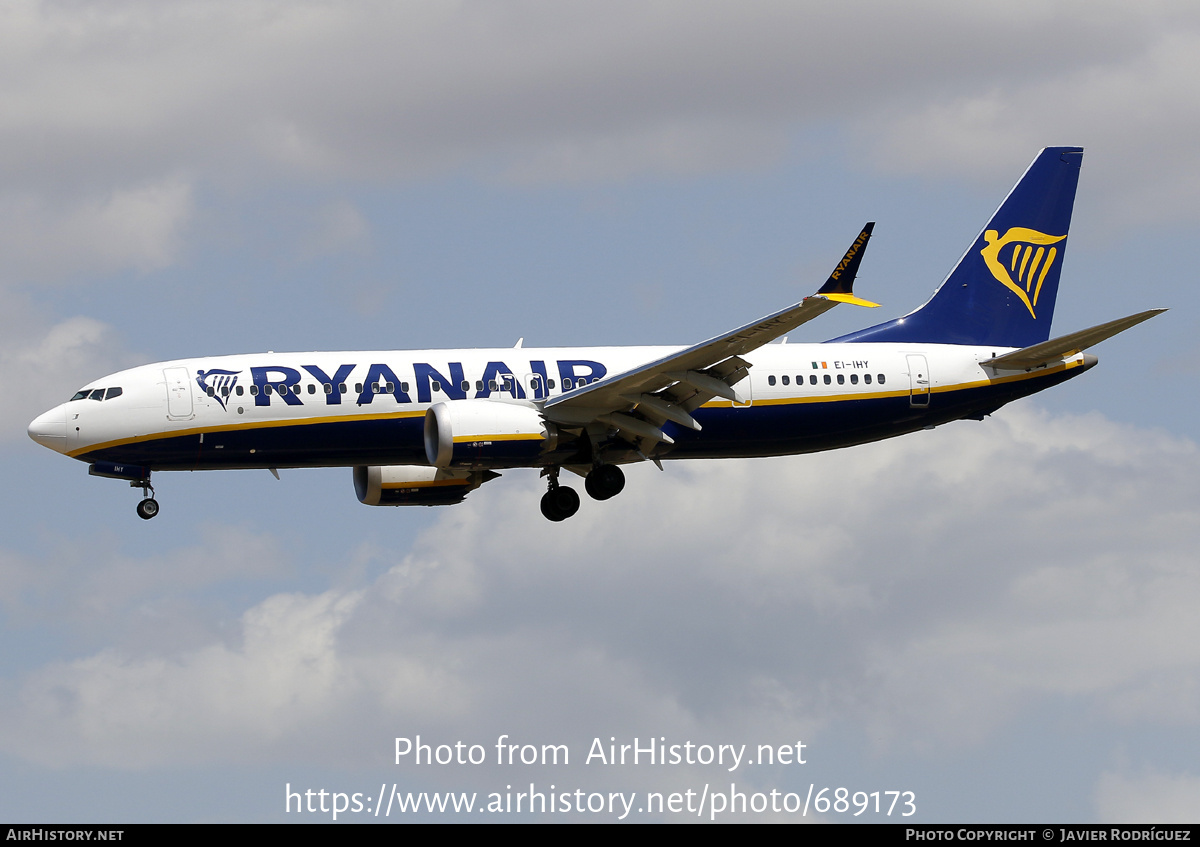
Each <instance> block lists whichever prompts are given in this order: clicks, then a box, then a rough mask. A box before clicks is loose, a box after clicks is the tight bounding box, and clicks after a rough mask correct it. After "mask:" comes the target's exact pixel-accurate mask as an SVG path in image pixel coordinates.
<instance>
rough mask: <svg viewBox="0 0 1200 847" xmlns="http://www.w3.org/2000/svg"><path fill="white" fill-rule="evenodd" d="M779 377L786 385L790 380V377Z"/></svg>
mask: <svg viewBox="0 0 1200 847" xmlns="http://www.w3.org/2000/svg"><path fill="white" fill-rule="evenodd" d="M780 379H781V380H783V384H784V385H787V384H788V382H789V381H790V377H786V376H781V377H780Z"/></svg>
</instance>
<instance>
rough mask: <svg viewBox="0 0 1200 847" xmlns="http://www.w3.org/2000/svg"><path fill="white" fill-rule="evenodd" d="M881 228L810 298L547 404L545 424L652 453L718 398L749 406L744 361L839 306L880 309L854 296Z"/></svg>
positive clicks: (866, 232) (854, 247)
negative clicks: (602, 434) (599, 429)
mask: <svg viewBox="0 0 1200 847" xmlns="http://www.w3.org/2000/svg"><path fill="white" fill-rule="evenodd" d="M874 226H875V224H874V223H873V222H872V223H868V224H867V225H866V226H864V227H863V229H862V232H860V233H859V235H858V237H857V238H856V239H855V240H854V243H853V244H851V245H850V249H849V250H848V251H847V252H846V255H845V256H844V257H843V258H842V260H841V262H839V263H838V266H837V267H836V268H835V269H834V271H833V273H832V274H831V275H830V277H829V279H828V280H827V281H826V282H825V284H824V285H822V286H821V288H820V289H819V290H818V291H817V293H816V294H814V295H812V296H811V297H805V298H804V299H803V300H801V301H800V302H799V303H797V304H795V305H794V306H789V307H788V308H786V309H782V310H781V311H778V312H775V313H774V314H771V315H767V316H766V317H764V318H762V319H761V320H757V321H754V322H753V323H749V324H746V325H745V326H741V327H738V328H737V329H735V330H733V331H732V332H727V333H723V334H721V335H718V336H716V337H715V338H710V339H709V340H707V341H704V342H701V343H700V344H696V345H695V346H693V347H689V348H687V349H685V350H682V351H680V352H678V353H674V354H672V355H670V356H665V357H663V358H662V359H658V360H656V361H653V362H648V363H646V364H644V365H641V366H639V367H636V368H633V369H632V370H628V371H625V372H623V373H619V374H614V375H612V376H610V377H607V378H606V379H602V380H600V381H599V382H594V383H591V384H590V385H586V386H583V387H581V388H577V389H575V390H573V391H568V392H567V393H565V394H563V395H561V396H559V397H555V398H554V399H552V400H549V401H547V403H546V405H545V407H544V409H543V412H544V414H545V416H546V418H547V419H549V420H551V421H555V422H556V423H562V424H574V425H589V424H601V425H604V426H605V427H609V426H611V427H616V428H617V429H618V430H621V431H622V433H623V435H625V436H626V437H628V438H629V440H630V441H632V442H633V443H634V444H638V443H639V442H642V441H643V440H646V441H648V442H649V443H645V444H643V445H642V446H644V447H647V448H653V446H654V445H655V444H657V443H659V442H664V443H667V444H670V443H672V439H671V438H670V436H668V435H667V434H666V433H664V432H663V431H662V429H661V427H662V425H663V423H665V422H666V421H668V420H670V421H674V422H676V423H678V424H681V425H683V426H687V427H690V428H692V429H700V425H699V424H698V423H697V422H696V421H695V420H694V419H693V418H692V416H691V414H690V413H691V412H692V411H693V410H695V409H697V408H699V407H700V406H702V405H703V404H705V403H707V402H708V401H709V400H711V399H712V398H714V397H721V398H724V399H726V400H730V401H732V402H734V403H741V402H744V398H743V397H742V396H741V395H740V394H739V393H738V391H737V387H736V386H737V383H738V382H740V381H741V380H742V379H743V378H744V377H745V376H746V374H747V373H749V368H750V363H749V362H747V361H746V360H744V359H742V358H741V356H742V355H743V354H745V353H749V352H751V351H752V350H756V349H758V348H759V347H761V346H763V345H764V344H767V343H768V342H771V341H774V340H775V339H776V338H779V337H780V336H783V335H785V334H787V333H788V332H790V331H791V330H793V329H795V328H796V327H798V326H801V325H803V324H805V323H807V322H808V321H810V320H812V319H813V318H815V317H817V316H819V315H822V314H824V313H825V312H827V311H829V310H830V309H832V308H833V307H834V306H836V305H837V304H838V303H853V304H855V305H859V306H870V307H874V306H877V305H878V304H877V303H871V302H870V301H867V300H862V299H860V298H858V297H855V296H854V293H853V285H854V278H855V276H856V275H857V273H858V266H859V264H860V263H861V261H862V256H863V251H864V248H865V247H866V245H867V241H868V240H869V239H870V237H871V231H872V229H873V228H874Z"/></svg>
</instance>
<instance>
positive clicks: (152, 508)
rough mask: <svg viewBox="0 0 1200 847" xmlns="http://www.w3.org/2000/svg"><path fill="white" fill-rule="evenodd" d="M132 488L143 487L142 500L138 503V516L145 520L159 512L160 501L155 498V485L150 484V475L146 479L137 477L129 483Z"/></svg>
mask: <svg viewBox="0 0 1200 847" xmlns="http://www.w3.org/2000/svg"><path fill="white" fill-rule="evenodd" d="M129 487H130V488H140V489H142V502H140V503H138V504H137V513H138V517H139V518H141V519H142V520H144V521H148V520H150V519H151V518H152V517H154V516H155V515H157V514H158V501H157V500H155V499H154V497H153V495H154V486H153V485H151V484H150V477H149V475H147V476H146V478H145V479H135V480H133V481H132V482H130V483H129Z"/></svg>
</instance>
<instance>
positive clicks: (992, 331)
mask: <svg viewBox="0 0 1200 847" xmlns="http://www.w3.org/2000/svg"><path fill="white" fill-rule="evenodd" d="M1082 161H1083V148H1082V147H1047V148H1046V149H1045V150H1043V151H1042V152H1041V153H1039V154H1038V156H1037V158H1036V159H1034V160H1033V164H1031V165H1030V166H1029V169H1028V170H1027V171H1025V175H1024V176H1022V177H1021V179H1020V180H1019V181H1018V182H1017V184H1016V186H1015V187H1014V188H1013V190H1012V191H1011V192H1009V195H1008V197H1006V198H1005V199H1004V202H1003V203H1001V204H1000V208H999V209H997V210H996V213H995V214H994V215H992V219H991V220H990V221H988V224H987V226H986V227H984V229H983V232H981V233H980V234H979V237H978V238H976V239H975V243H974V244H972V245H971V247H970V248H969V249H968V250H967V252H966V253H965V254H963V257H962V258H961V259H959V260H958V264H957V265H955V266H954V270H952V271H951V272H950V275H949V276H948V277H946V280H945V282H943V283H942V284H941V286H940V287H939V288H938V290H937V291H935V292H934V294H933V297H932V298H930V300H929V302H928V303H926V304H925V305H924V306H922V307H921V308H919V309H917V310H916V311H915V312H911V313H909V314H907V315H905V316H904V317H902V318H897V319H895V320H892V321H888V322H887V323H882V324H879V325H878V326H873V327H871V328H869V329H864V330H859V331H858V332H853V333H850V334H849V335H844V336H842V337H840V338H835V339H833V340H834V341H898V342H913V343H927V344H976V345H981V346H987V345H995V346H997V347H1028V346H1029V345H1031V344H1037V343H1039V342H1042V341H1045V340H1046V339H1048V338H1049V337H1050V320H1051V318H1052V317H1053V315H1054V301H1055V299H1056V298H1057V296H1058V278H1059V273H1060V272H1061V271H1062V263H1063V257H1064V256H1065V254H1066V246H1067V230H1068V229H1069V228H1070V226H1071V208H1072V206H1074V204H1075V187H1076V185H1078V183H1079V166H1080V164H1081V163H1082Z"/></svg>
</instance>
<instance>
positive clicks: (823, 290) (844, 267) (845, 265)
mask: <svg viewBox="0 0 1200 847" xmlns="http://www.w3.org/2000/svg"><path fill="white" fill-rule="evenodd" d="M874 229H875V222H874V221H868V222H867V224H866V225H865V226H863V228H862V231H861V232H859V234H858V237H857V238H855V239H854V243H852V244H851V245H850V249H849V250H847V251H846V255H845V256H843V257H842V260H841V261H840V262H838V264H837V267H836V268H834V269H833V273H831V274H830V275H829V279H827V280H826V281H825V284H824V285H822V286H821V287H820V289H819V290H818V291H817V293H818V294H824V295H826V296H829V295H833V294H838V295H852V294H853V289H854V278H855V277H856V276H858V266H859V265H860V264H862V257H863V253H865V252H866V249H867V242H868V241H870V240H871V233H872V231H874ZM838 302H841V303H849V302H854V298H852V299H850V300H842V299H840V298H839V299H838ZM868 302H869V301H866V300H864V301H862V303H859V304H858V305H866V304H867V303H868ZM871 305H877V304H875V303H872V304H871Z"/></svg>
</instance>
